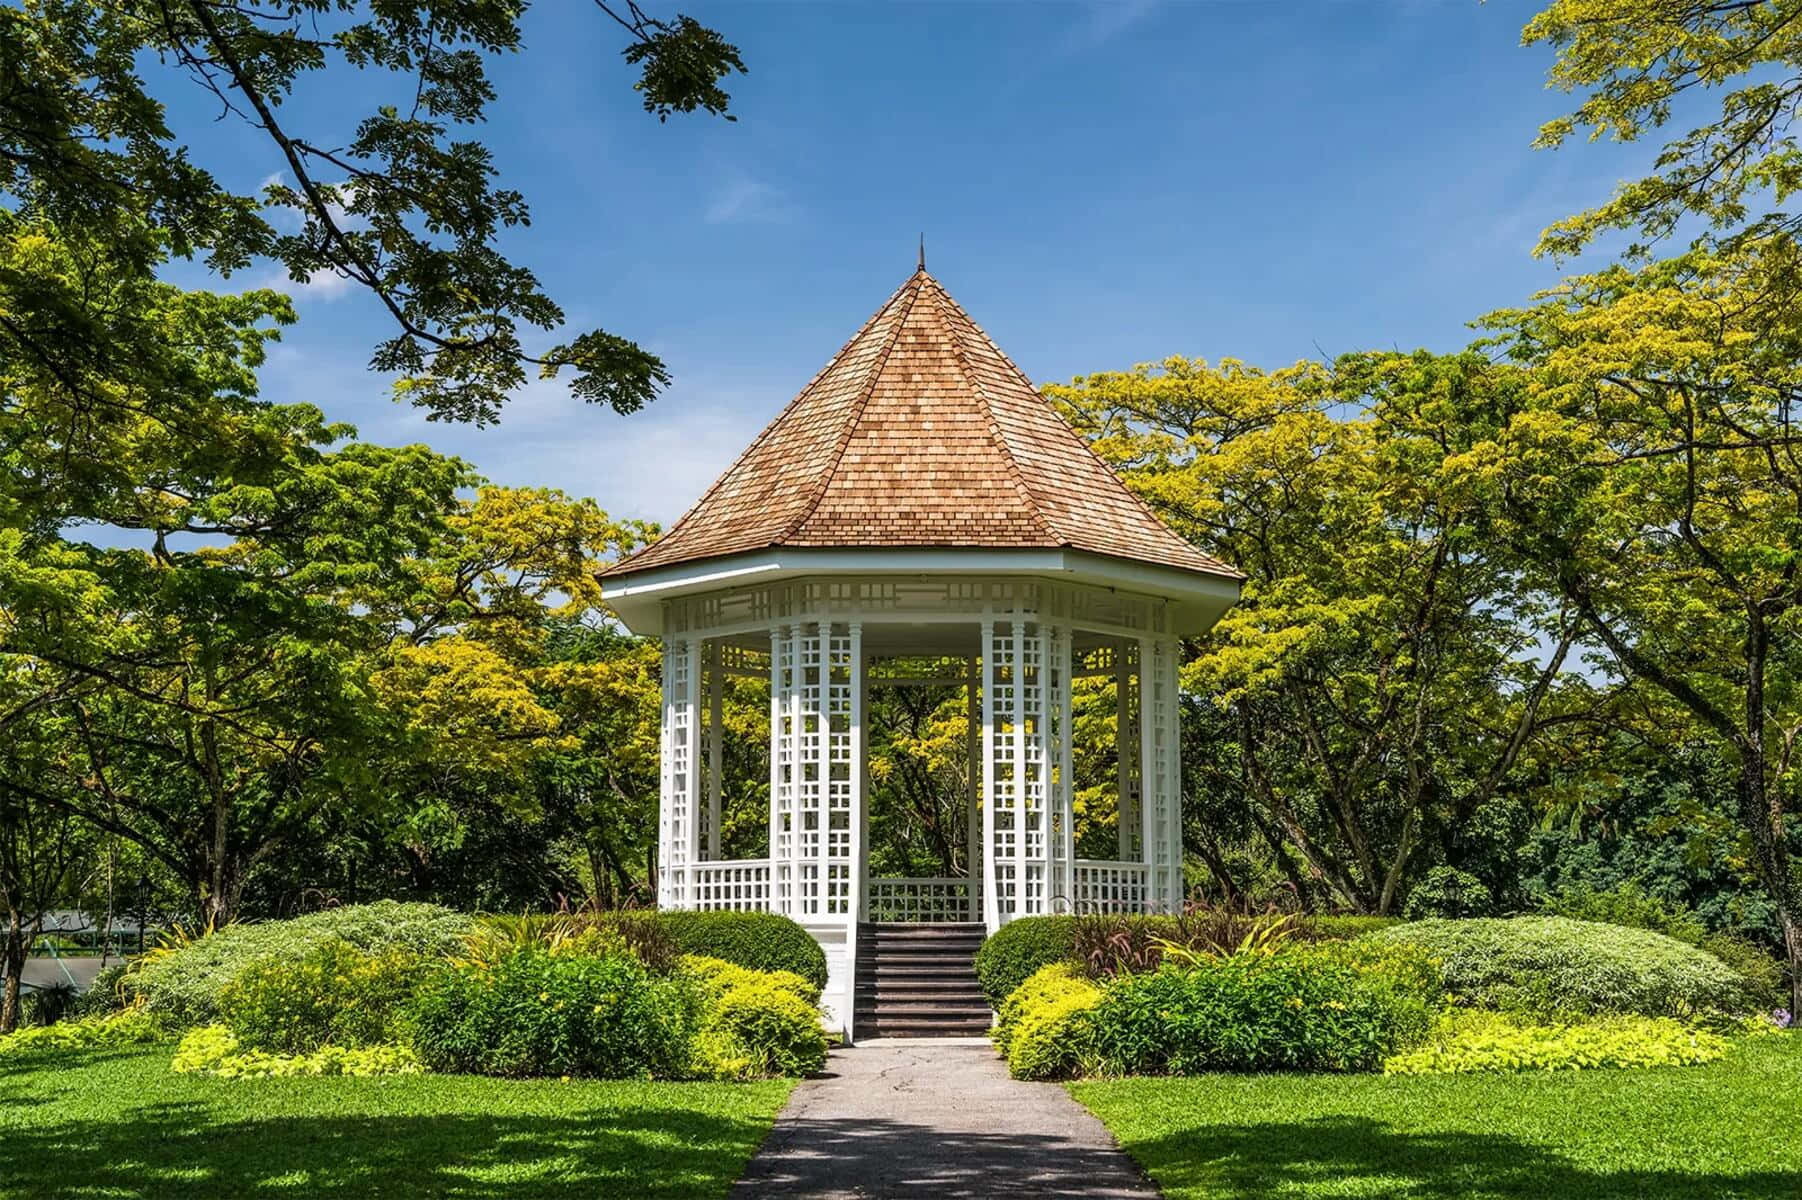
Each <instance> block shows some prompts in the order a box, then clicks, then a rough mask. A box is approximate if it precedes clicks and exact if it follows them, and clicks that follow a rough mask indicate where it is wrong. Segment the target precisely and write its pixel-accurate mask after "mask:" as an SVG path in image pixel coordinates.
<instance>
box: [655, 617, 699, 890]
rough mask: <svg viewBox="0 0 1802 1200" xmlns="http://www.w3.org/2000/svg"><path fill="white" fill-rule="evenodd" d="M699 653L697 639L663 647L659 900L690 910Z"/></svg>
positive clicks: (673, 640) (671, 641) (670, 642)
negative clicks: (696, 689) (696, 685)
mask: <svg viewBox="0 0 1802 1200" xmlns="http://www.w3.org/2000/svg"><path fill="white" fill-rule="evenodd" d="M698 660H699V651H698V649H697V648H696V641H695V639H693V638H687V637H677V638H670V639H668V640H667V641H665V642H664V645H663V727H662V738H661V742H662V745H661V750H662V754H661V762H660V767H659V787H658V823H657V849H658V859H659V862H658V868H659V873H658V878H657V902H658V904H659V905H661V906H662V907H665V908H688V907H690V906H691V905H692V904H693V902H694V898H693V891H692V889H691V886H690V885H691V883H692V879H691V873H692V871H693V864H694V860H695V851H696V840H695V839H696V818H697V814H696V812H695V807H696V802H697V800H698V798H699V795H698V784H699V780H698V779H697V777H696V768H697V766H698V757H697V752H698V749H699V747H698V745H697V738H698V730H697V729H696V728H695V716H696V714H695V677H696V675H697V674H698V672H699V661H698Z"/></svg>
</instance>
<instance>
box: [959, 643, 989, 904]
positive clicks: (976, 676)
mask: <svg viewBox="0 0 1802 1200" xmlns="http://www.w3.org/2000/svg"><path fill="white" fill-rule="evenodd" d="M985 649H986V640H985ZM981 661H982V658H981V655H980V654H978V655H977V656H975V657H972V658H971V659H970V660H969V661H968V662H967V663H966V664H965V667H966V670H965V672H964V680H965V683H964V717H965V724H966V726H967V727H968V738H967V742H968V758H969V761H968V765H967V768H966V771H967V774H968V775H969V777H970V778H969V789H968V793H969V794H968V796H967V797H966V799H967V801H968V805H969V808H968V812H967V813H966V814H965V817H964V842H965V845H964V875H965V877H966V878H967V879H969V881H970V909H969V918H970V920H972V921H980V920H982V919H983V913H982V899H981V896H982V893H983V891H984V888H983V885H982V880H983V870H984V867H983V860H984V859H985V858H986V857H987V856H986V855H984V854H983V853H982V851H981V847H982V846H983V845H984V844H985V842H984V838H983V833H982V823H981V822H982V814H981V811H980V805H979V804H978V798H979V797H980V796H981V795H982V764H983V762H984V761H985V760H984V758H983V753H982V725H981V724H980V722H981V720H982V714H981V711H980V709H979V706H978V703H977V701H978V697H980V695H981V691H980V689H981V687H982V672H981V669H980V667H979V665H978V664H979V663H980V662H981Z"/></svg>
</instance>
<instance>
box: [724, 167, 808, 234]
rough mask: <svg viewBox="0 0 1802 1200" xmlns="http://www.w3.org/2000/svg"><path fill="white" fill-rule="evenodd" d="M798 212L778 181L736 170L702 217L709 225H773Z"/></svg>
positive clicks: (794, 215)
mask: <svg viewBox="0 0 1802 1200" xmlns="http://www.w3.org/2000/svg"><path fill="white" fill-rule="evenodd" d="M799 212H800V208H799V206H797V205H796V204H795V203H794V201H793V200H791V199H790V198H789V196H788V193H787V192H784V191H783V190H782V189H781V188H779V187H777V186H776V185H775V184H773V183H766V182H765V181H763V180H761V179H753V178H751V177H750V176H749V175H745V174H743V173H734V174H733V175H732V176H731V177H730V178H728V179H727V180H726V182H725V183H724V184H723V185H722V186H721V187H720V188H719V190H717V191H716V192H715V193H714V195H713V199H712V200H710V201H709V202H708V204H707V209H706V211H705V212H704V213H703V214H702V219H704V220H705V221H706V222H707V223H708V224H709V225H774V224H783V223H785V222H788V221H792V220H793V219H794V218H795V217H796V216H797V215H798V214H799Z"/></svg>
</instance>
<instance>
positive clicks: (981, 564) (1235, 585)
mask: <svg viewBox="0 0 1802 1200" xmlns="http://www.w3.org/2000/svg"><path fill="white" fill-rule="evenodd" d="M804 575H924V576H932V575H1044V576H1050V577H1053V578H1055V577H1057V576H1064V577H1066V578H1070V579H1073V580H1076V581H1078V582H1082V583H1090V584H1096V585H1098V586H1102V587H1118V588H1124V589H1126V590H1129V591H1133V592H1138V593H1141V594H1143V595H1149V596H1157V597H1161V598H1163V599H1166V600H1169V601H1171V602H1172V604H1173V605H1174V606H1175V612H1174V615H1175V617H1176V619H1177V623H1178V625H1179V629H1178V630H1177V632H1184V633H1199V632H1201V631H1202V630H1205V629H1206V628H1207V627H1208V626H1210V625H1212V624H1213V623H1214V622H1215V621H1217V620H1219V618H1220V614H1221V613H1223V612H1225V611H1226V610H1227V609H1228V608H1230V607H1231V606H1232V605H1233V603H1234V602H1235V601H1237V600H1238V598H1239V581H1238V580H1237V579H1235V578H1233V577H1231V576H1228V575H1206V574H1202V573H1200V572H1196V571H1186V570H1182V569H1179V568H1175V567H1161V566H1158V565H1156V564H1154V563H1139V562H1133V561H1131V560H1129V559H1120V558H1110V557H1108V556H1106V555H1102V554H1088V553H1084V552H1081V551H1074V550H1063V549H1019V550H1007V549H987V548H968V549H966V548H960V547H944V548H935V547H918V548H915V547H904V548H897V549H893V550H887V549H875V548H844V549H839V548H816V547H792V546H791V547H771V548H770V549H767V550H757V551H752V552H750V553H747V554H735V555H730V556H726V557H722V558H716V559H705V560H702V561H700V562H691V563H678V564H675V565H673V566H669V567H662V568H652V569H651V570H648V571H642V572H638V573H635V574H631V575H625V576H622V577H620V578H619V579H618V580H606V579H604V580H602V581H601V591H602V594H603V596H604V597H605V598H606V601H607V604H608V605H609V606H610V607H611V608H612V609H613V610H614V611H615V612H616V613H618V614H619V616H620V619H621V620H622V621H624V622H625V623H626V626H627V627H628V628H629V629H631V630H632V631H633V632H634V633H639V634H646V635H652V636H654V635H657V634H660V633H662V632H663V602H664V601H665V600H673V599H675V598H676V597H678V596H688V595H693V594H695V593H697V592H710V591H715V590H718V589H722V588H732V587H740V586H743V585H745V584H753V583H770V582H775V581H776V580H778V579H793V578H797V577H800V576H804Z"/></svg>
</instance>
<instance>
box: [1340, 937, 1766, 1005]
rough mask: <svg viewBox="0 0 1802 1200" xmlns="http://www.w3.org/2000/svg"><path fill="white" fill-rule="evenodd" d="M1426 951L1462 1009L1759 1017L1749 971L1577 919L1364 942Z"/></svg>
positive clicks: (1673, 943) (1665, 941)
mask: <svg viewBox="0 0 1802 1200" xmlns="http://www.w3.org/2000/svg"><path fill="white" fill-rule="evenodd" d="M1364 940H1365V941H1366V942H1369V943H1373V944H1378V945H1392V946H1400V945H1405V946H1417V947H1419V948H1420V949H1422V950H1424V951H1426V952H1427V953H1428V954H1430V955H1432V956H1433V957H1434V958H1435V959H1436V960H1438V961H1439V963H1440V965H1441V968H1442V970H1443V971H1444V974H1445V984H1446V987H1447V989H1449V990H1450V991H1451V993H1452V995H1453V996H1454V998H1455V999H1456V1000H1457V1002H1458V1003H1460V1004H1464V1005H1469V1006H1473V1007H1477V1008H1494V1009H1501V1010H1504V1011H1509V1012H1517V1013H1526V1014H1531V1015H1534V1016H1539V1017H1548V1018H1568V1017H1583V1016H1591V1015H1596V1014H1605V1013H1637V1014H1639V1015H1641V1016H1648V1017H1682V1018H1692V1017H1697V1016H1706V1015H1709V1014H1726V1015H1729V1016H1731V1015H1740V1014H1745V1013H1748V1012H1751V1011H1752V1010H1753V1009H1754V1008H1755V1007H1756V1000H1755V998H1754V997H1753V996H1752V995H1751V990H1750V989H1749V988H1748V986H1747V983H1746V980H1745V978H1744V977H1743V976H1741V975H1740V973H1739V972H1737V971H1735V970H1733V968H1731V967H1729V966H1728V965H1727V964H1726V963H1723V962H1722V961H1721V960H1720V959H1718V958H1716V957H1715V956H1714V955H1712V954H1709V953H1707V952H1706V951H1703V950H1698V949H1696V948H1695V947H1694V946H1688V945H1685V944H1684V943H1682V942H1679V941H1677V940H1675V939H1673V938H1668V937H1665V936H1664V935H1663V934H1658V933H1653V932H1651V931H1650V930H1645V929H1629V928H1627V927H1625V926H1622V925H1605V924H1600V923H1597V922H1593V921H1573V920H1571V919H1569V918H1567V917H1512V918H1497V917H1480V918H1474V919H1470V920H1461V921H1460V920H1435V921H1417V922H1413V923H1411V924H1407V925H1402V926H1399V927H1396V928H1393V929H1385V930H1380V931H1378V932H1377V933H1374V934H1371V935H1370V936H1369V937H1368V938H1366V939H1364Z"/></svg>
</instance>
